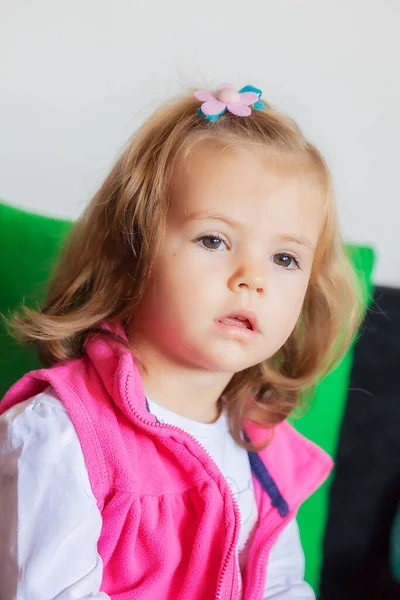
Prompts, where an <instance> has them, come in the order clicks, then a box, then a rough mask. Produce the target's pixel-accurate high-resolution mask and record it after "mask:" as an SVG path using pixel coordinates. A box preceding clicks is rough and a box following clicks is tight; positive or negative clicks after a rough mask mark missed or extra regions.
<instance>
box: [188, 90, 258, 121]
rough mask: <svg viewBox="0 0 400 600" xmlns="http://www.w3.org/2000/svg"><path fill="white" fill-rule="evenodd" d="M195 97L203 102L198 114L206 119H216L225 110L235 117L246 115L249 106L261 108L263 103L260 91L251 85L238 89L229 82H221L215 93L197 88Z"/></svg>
mask: <svg viewBox="0 0 400 600" xmlns="http://www.w3.org/2000/svg"><path fill="white" fill-rule="evenodd" d="M194 95H195V97H196V98H197V100H200V102H203V104H202V105H201V107H200V108H199V110H198V114H199V115H201V116H203V117H205V118H206V119H207V120H208V121H216V120H217V119H218V118H219V117H220V116H221V115H223V114H224V113H225V112H226V111H229V112H230V113H232V114H233V115H236V116H237V117H248V116H249V115H250V114H251V108H250V106H252V107H253V108H255V109H257V110H261V109H262V108H264V104H263V103H262V102H261V101H260V98H261V95H262V91H261V90H260V89H258V88H255V87H254V86H252V85H246V86H245V87H243V88H241V89H240V90H239V91H238V90H237V89H236V88H235V86H234V85H232V84H231V83H221V84H220V85H219V86H218V88H217V91H216V92H215V93H212V92H209V91H207V90H197V92H195V94H194Z"/></svg>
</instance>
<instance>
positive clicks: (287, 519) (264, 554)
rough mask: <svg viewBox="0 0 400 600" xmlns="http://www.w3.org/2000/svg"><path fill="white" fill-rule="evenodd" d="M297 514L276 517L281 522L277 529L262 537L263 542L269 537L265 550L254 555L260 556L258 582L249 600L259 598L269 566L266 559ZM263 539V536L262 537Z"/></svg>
mask: <svg viewBox="0 0 400 600" xmlns="http://www.w3.org/2000/svg"><path fill="white" fill-rule="evenodd" d="M294 516H295V513H294V512H293V513H290V514H289V515H288V516H287V517H285V518H282V517H276V522H279V524H278V526H277V527H275V528H272V529H271V530H270V532H269V533H268V536H267V535H266V534H264V535H263V536H262V541H263V540H264V539H265V538H266V537H267V538H268V539H267V541H266V542H264V543H263V544H262V545H263V548H262V550H261V552H258V553H257V549H255V551H254V554H256V555H257V554H258V556H257V558H258V561H257V567H256V569H257V572H256V580H255V582H254V587H253V592H252V594H251V595H250V596H249V598H248V600H256V599H257V598H258V592H259V589H260V586H261V579H262V574H263V572H264V570H265V569H266V567H267V565H266V564H265V559H266V558H267V556H268V555H269V553H270V552H271V549H272V546H273V545H274V544H275V542H276V540H277V538H278V536H279V534H280V533H281V531H282V530H283V529H284V528H285V527H286V525H287V524H288V523H289V522H290V521H291V520H292V519H293V518H294ZM260 537H261V536H260ZM262 541H260V542H259V543H258V546H260V545H261V543H262ZM249 564H250V561H249V562H248V565H249Z"/></svg>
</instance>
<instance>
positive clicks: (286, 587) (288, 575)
mask: <svg viewBox="0 0 400 600" xmlns="http://www.w3.org/2000/svg"><path fill="white" fill-rule="evenodd" d="M304 565H305V561H304V552H303V548H302V545H301V541H300V534H299V527H298V525H297V521H296V520H293V521H291V522H290V523H289V524H288V525H287V526H286V527H285V529H283V531H282V532H281V533H280V535H279V537H278V539H277V540H276V542H275V544H274V545H273V547H272V549H271V552H270V555H269V561H268V565H267V581H266V586H265V590H264V600H315V594H314V592H313V590H312V588H311V587H310V586H309V585H308V583H306V582H305V581H304Z"/></svg>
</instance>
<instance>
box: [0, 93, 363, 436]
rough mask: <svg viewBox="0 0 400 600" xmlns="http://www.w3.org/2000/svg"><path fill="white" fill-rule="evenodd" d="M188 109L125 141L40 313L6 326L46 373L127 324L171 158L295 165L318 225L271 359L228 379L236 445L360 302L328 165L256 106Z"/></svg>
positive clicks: (156, 231)
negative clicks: (242, 113)
mask: <svg viewBox="0 0 400 600" xmlns="http://www.w3.org/2000/svg"><path fill="white" fill-rule="evenodd" d="M198 107H199V103H198V101H197V100H196V99H195V98H194V97H193V94H187V95H185V96H183V97H182V98H180V99H178V100H176V101H170V102H168V103H167V104H166V105H165V106H162V107H161V108H160V109H158V110H157V111H156V112H155V113H154V114H153V115H152V116H151V117H150V118H149V119H148V121H147V122H146V123H145V124H144V125H143V126H142V127H141V129H140V130H139V131H138V132H137V133H136V135H134V136H133V138H132V139H131V140H130V142H129V143H128V145H127V146H126V148H125V150H124V151H123V152H122V154H121V156H120V157H119V158H118V160H117V162H116V163H115V165H114V167H113V168H112V170H111V172H110V173H109V175H108V176H107V178H106V179H105V181H104V183H103V185H102V186H101V187H100V189H99V190H98V192H97V193H96V194H95V196H94V197H93V199H92V201H91V202H90V204H89V205H88V207H87V209H86V210H85V211H84V213H83V214H82V216H81V218H80V219H79V220H78V221H77V222H76V223H75V224H74V226H73V228H72V230H71V232H70V235H69V236H68V238H67V240H66V242H65V244H64V247H63V250H62V252H61V256H60V258H59V261H58V263H57V265H56V268H55V270H54V273H53V275H52V277H51V279H50V282H49V285H48V292H47V298H46V300H45V303H44V305H43V306H42V307H41V308H40V309H30V308H27V307H22V310H21V311H19V312H18V313H17V314H15V315H14V316H13V319H12V321H11V327H12V330H13V333H14V335H15V336H16V337H17V339H19V340H20V341H21V342H23V343H34V344H35V345H36V347H37V351H38V354H39V357H40V359H41V361H42V363H43V364H44V365H45V366H51V365H53V364H55V363H57V362H58V361H64V360H67V359H72V358H78V357H80V356H82V355H83V354H84V351H85V342H86V340H87V338H88V336H89V335H90V334H91V333H93V332H99V331H101V324H102V323H103V322H105V321H108V320H113V319H119V320H120V321H121V323H122V324H123V325H124V326H125V327H126V328H127V326H128V323H129V319H130V315H131V314H132V311H134V310H135V307H137V306H138V304H139V303H140V300H141V298H142V295H143V292H144V290H145V288H146V285H147V282H148V281H149V278H150V275H151V273H152V270H153V267H154V264H155V260H156V256H157V252H158V250H159V248H160V247H161V243H162V239H163V232H164V231H165V226H166V219H167V213H168V208H169V204H170V202H171V201H173V198H172V199H171V198H170V195H169V190H170V182H171V178H172V174H173V171H174V167H175V165H176V162H177V161H178V160H182V159H184V157H185V156H187V155H188V154H189V153H190V152H191V150H192V149H193V147H194V146H195V145H196V143H198V142H199V141H204V140H212V141H213V142H215V141H218V142H221V143H222V144H228V145H233V146H235V145H243V144H244V145H246V146H249V145H250V146H251V145H253V146H254V147H256V148H260V147H261V148H262V150H263V151H264V152H266V153H267V156H269V157H270V159H271V160H272V161H275V162H276V163H277V164H278V165H280V166H281V167H282V168H284V169H287V172H288V173H290V170H291V169H293V168H294V169H301V171H302V174H303V176H304V177H306V178H308V179H309V180H310V183H311V185H313V186H316V189H317V192H318V197H320V198H321V202H323V203H324V207H325V219H324V224H323V230H322V232H321V235H320V239H319V243H318V247H317V251H316V255H315V260H314V265H313V269H312V273H311V278H310V282H309V286H308V290H307V293H306V296H305V300H304V304H303V307H302V311H301V315H300V318H299V320H298V322H297V325H296V327H295V329H294V331H293V332H292V334H291V335H290V337H289V339H288V340H287V341H286V342H285V344H284V345H283V347H282V348H281V349H280V350H279V351H278V352H277V353H276V354H275V355H274V356H272V357H271V358H270V359H268V360H266V361H264V362H262V363H260V364H258V365H256V366H253V367H250V368H247V369H245V370H244V371H241V372H239V373H236V374H235V375H234V376H233V377H232V379H231V381H230V382H229V384H228V386H227V387H226V389H225V390H224V394H223V398H224V404H225V406H226V410H227V411H228V415H229V422H230V428H231V433H232V435H233V437H234V439H235V440H236V442H237V443H238V444H239V445H242V446H245V447H247V443H246V442H245V441H244V440H243V437H242V429H243V423H244V421H245V420H246V419H250V420H252V421H254V422H256V423H258V424H260V425H261V426H264V427H267V428H268V427H270V426H273V425H274V424H277V423H279V422H280V421H282V420H284V419H285V418H286V417H287V416H288V415H289V414H290V413H291V412H292V411H293V409H294V408H295V406H296V405H297V404H298V400H299V397H300V394H301V392H302V390H304V389H305V388H309V387H310V386H313V385H314V384H315V382H316V381H317V379H318V378H319V377H321V376H322V375H324V374H326V373H327V371H328V370H329V369H330V368H331V367H332V366H333V365H334V364H335V362H336V361H337V360H338V359H339V358H340V356H341V355H342V354H343V353H344V351H345V350H346V349H347V347H348V346H349V344H350V343H351V341H352V339H353V336H354V334H355V332H356V330H357V328H358V326H359V324H360V321H361V318H362V316H363V304H362V300H361V294H360V291H359V288H358V284H357V279H356V277H355V274H354V272H353V269H352V267H351V265H350V263H349V260H348V258H347V256H346V253H345V251H344V246H343V242H342V239H341V236H340V233H339V227H338V219H337V215H336V209H335V201H334V194H333V189H332V182H331V176H330V173H329V170H328V167H327V165H326V163H325V161H324V159H323V158H322V156H321V154H320V153H319V151H318V150H317V149H316V148H315V146H313V145H312V144H311V143H310V142H309V141H308V140H307V139H306V138H305V137H304V135H303V134H302V132H301V131H300V129H299V127H298V126H297V125H296V123H295V122H294V121H293V120H292V119H291V118H289V117H287V116H285V115H283V114H281V113H279V112H277V111H276V110H274V109H273V108H272V107H271V106H269V105H268V104H266V103H265V107H264V109H263V110H253V111H252V113H251V115H250V116H248V117H244V118H238V117H234V116H232V115H230V114H229V113H226V114H224V115H222V116H221V117H220V118H219V119H218V120H217V121H215V122H209V121H207V120H206V119H204V118H203V117H201V116H199V115H198V113H197V111H198ZM105 335H107V334H106V333H105ZM120 341H121V343H124V342H123V341H122V340H120Z"/></svg>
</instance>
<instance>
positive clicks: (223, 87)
mask: <svg viewBox="0 0 400 600" xmlns="http://www.w3.org/2000/svg"><path fill="white" fill-rule="evenodd" d="M225 88H229V89H230V90H236V87H235V86H234V85H233V83H220V84H219V86H218V87H217V90H218V91H219V90H223V89H225Z"/></svg>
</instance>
